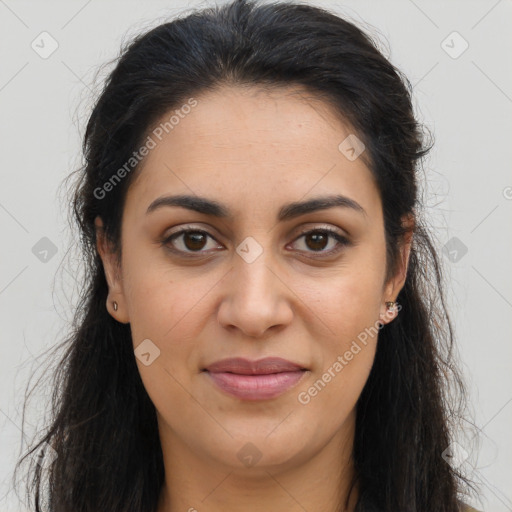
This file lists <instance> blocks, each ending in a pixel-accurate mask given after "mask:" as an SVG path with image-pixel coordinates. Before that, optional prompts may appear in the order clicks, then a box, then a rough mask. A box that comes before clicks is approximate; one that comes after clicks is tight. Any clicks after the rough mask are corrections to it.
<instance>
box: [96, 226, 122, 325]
mask: <svg viewBox="0 0 512 512" xmlns="http://www.w3.org/2000/svg"><path fill="white" fill-rule="evenodd" d="M94 224H95V226H96V249H97V251H98V254H99V256H100V258H101V261H102V263H103V269H104V272H105V279H106V281H107V286H108V296H107V300H106V308H107V311H108V312H109V313H110V315H111V316H112V317H113V318H114V319H115V320H117V321H118V322H121V323H124V324H126V323H129V318H128V315H127V311H126V301H125V299H124V291H123V283H122V279H121V275H120V269H119V265H118V262H117V254H116V253H115V251H114V250H113V249H112V247H111V245H110V244H109V243H108V240H107V237H106V235H105V231H104V228H103V222H102V220H101V218H100V217H96V219H95V221H94Z"/></svg>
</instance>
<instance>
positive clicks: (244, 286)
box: [218, 244, 294, 338]
mask: <svg viewBox="0 0 512 512" xmlns="http://www.w3.org/2000/svg"><path fill="white" fill-rule="evenodd" d="M243 249H246V251H245V252H244V250H243ZM255 250H258V248H257V247H256V246H255V245H252V246H251V245H248V246H245V247H244V246H243V244H241V247H239V248H238V251H237V254H236V255H235V256H234V259H233V269H232V270H231V272H229V273H228V275H227V276H226V280H225V281H224V286H225V291H224V294H225V295H224V297H223V301H222V303H221V305H220V308H219V311H218V319H219V323H220V324H221V325H222V326H223V327H225V328H227V329H230V330H233V329H239V330H240V331H241V332H242V333H243V334H244V336H247V337H253V338H260V337H265V335H266V333H267V332H268V331H272V333H274V332H275V330H276V329H279V328H283V327H284V326H286V325H288V324H289V323H290V322H291V320H292V318H293V309H292V301H293V296H294V294H293V292H292V290H291V289H290V288H289V286H288V285H287V283H286V276H285V275H284V274H285V272H284V271H283V269H282V267H280V266H279V265H278V264H277V262H276V259H275V258H274V257H273V256H272V254H271V251H270V249H265V250H263V249H262V248H261V249H259V250H258V252H259V255H257V256H256V258H255V259H253V258H254V256H255V253H254V251H255ZM251 251H252V254H251Z"/></svg>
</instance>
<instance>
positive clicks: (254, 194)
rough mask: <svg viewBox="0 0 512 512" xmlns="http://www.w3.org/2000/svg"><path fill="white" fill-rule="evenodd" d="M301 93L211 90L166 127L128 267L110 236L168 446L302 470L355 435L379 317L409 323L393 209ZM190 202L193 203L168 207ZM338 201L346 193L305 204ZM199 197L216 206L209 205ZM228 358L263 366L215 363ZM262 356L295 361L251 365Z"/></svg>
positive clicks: (141, 196) (211, 459) (131, 216)
mask: <svg viewBox="0 0 512 512" xmlns="http://www.w3.org/2000/svg"><path fill="white" fill-rule="evenodd" d="M297 91H298V90H297V89H279V90H277V89H275V90H272V91H271V92H269V91H266V92H265V91H263V90H261V89H258V88H250V89H241V88H230V89H227V88H223V89H219V90H217V91H216V92H215V93H212V92H209V93H207V94H205V95H202V96H199V97H196V98H195V100H196V101H197V104H196V105H195V106H194V107H193V108H190V109H188V108H186V109H183V110H182V112H181V115H180V116H178V117H177V118H175V119H174V124H173V125H172V129H169V125H167V126H168V127H167V131H168V133H166V132H165V130H163V135H162V133H161V132H162V129H160V131H156V132H154V133H158V134H159V135H160V137H157V136H155V135H154V133H153V134H150V136H151V137H152V139H153V141H154V142H155V147H152V148H151V149H150V150H149V153H148V155H147V156H146V160H145V163H144V167H143V169H142V171H141V173H140V175H138V176H137V179H136V180H135V181H134V182H133V183H132V185H131V186H130V188H129V191H128V194H127V198H126V203H125V207H124V212H123V219H122V261H121V267H120V268H119V269H117V272H118V273H117V274H116V268H115V267H114V263H113V259H112V258H110V255H109V254H108V253H107V252H106V250H105V245H104V243H103V242H102V241H101V238H100V239H99V244H98V248H99V250H100V253H101V254H102V257H103V261H104V264H105V269H106V272H107V276H108V282H109V287H110V293H109V302H108V309H109V311H110V313H111V314H112V316H114V317H115V318H116V319H117V320H118V321H120V322H129V323H130V326H131V332H132V336H133V346H134V349H136V350H135V355H136V362H137V365H138V369H139V372H140V375H141V378H142V381H143V383H144V386H145V388H146V390H147V392H148V394H149V396H150V398H151V400H152V401H153V403H154V405H155V407H156V410H157V415H158V421H159V429H160V435H161V440H162V446H163V449H164V452H169V451H171V452H172V453H175V454H178V453H181V454H187V456H188V457H189V458H190V459H195V460H198V461H199V460H200V461H202V462H203V463H208V464H210V463H213V464H216V465H218V464H222V465H225V466H228V467H231V468H233V467H237V468H243V467H244V466H247V467H249V466H254V465H257V466H260V467H264V468H271V467H274V468H276V467H280V468H286V467H294V466H295V465H296V464H297V463H300V462H301V461H305V460H308V459H311V458H312V457H313V456H314V455H315V454H318V453H319V452H322V451H323V450H324V449H327V447H329V446H331V447H333V445H338V446H343V445H344V443H345V444H347V443H350V442H351V439H352V437H351V436H352V435H353V427H354V418H355V412H354V411H355V405H356V401H357V399H358V397H359V395H360V393H361V391H362V389H363V386H364V384H365V382H366V380H367V378H368V375H369V372H370V369H371V366H372V363H373V359H374V354H375V348H376V343H377V335H376V333H377V330H378V325H379V324H378V322H379V321H380V322H382V323H387V322H389V321H391V320H392V319H393V314H389V313H387V311H386V306H385V301H390V300H395V299H396V297H397V295H398V292H399V290H400V288H401V287H402V286H403V282H404V279H403V276H404V275H405V268H403V272H401V273H399V275H397V276H396V277H395V278H393V280H391V281H389V282H388V283H385V282H384V277H385V270H386V268H385V265H386V251H385V238H384V224H383V216H382V206H381V201H380V197H379V193H378V190H377V188H376V186H375V184H374V182H373V180H372V176H371V173H370V171H369V169H368V168H367V167H366V166H365V164H364V163H363V160H362V158H360V157H357V152H358V151H359V150H360V149H361V146H357V141H356V145H355V146H354V140H355V139H353V138H352V139H348V140H347V141H345V139H346V138H347V137H348V136H349V135H350V134H351V131H350V130H349V129H348V128H346V127H345V126H344V125H343V124H342V123H341V122H340V121H339V120H337V118H336V117H334V115H333V114H332V113H331V111H330V110H329V108H328V107H327V106H326V105H325V104H323V103H321V102H319V101H318V100H312V99H311V98H309V99H308V100H306V99H304V97H303V96H300V95H299V94H298V92H297ZM185 111H186V112H188V113H187V114H184V113H183V112H185ZM173 113H174V112H171V113H166V114H165V115H164V116H162V118H161V121H162V122H165V121H168V120H169V118H170V116H171V115H172V114H173ZM176 119H179V122H176ZM160 139H161V140H160ZM344 141H345V142H344ZM342 143H343V144H342ZM340 144H341V146H340ZM149 146H153V144H152V143H150V144H149ZM350 147H352V148H354V151H352V150H351V149H350ZM356 157H357V158H356ZM175 196H191V199H190V200H189V201H185V202H183V203H182V204H181V206H177V205H176V204H174V205H172V204H171V203H172V201H171V200H170V199H165V198H171V197H175ZM337 196H339V197H341V196H343V197H344V198H346V200H345V202H343V201H340V202H339V203H340V204H339V205H338V206H334V207H329V208H323V209H322V208H315V207H314V206H315V205H314V204H313V205H312V206H313V207H311V208H309V209H308V208H306V207H304V208H303V207H301V206H300V205H302V204H307V203H308V202H310V201H312V200H320V199H322V198H325V200H326V201H327V200H331V199H332V198H335V197H337ZM200 199H202V200H204V201H205V202H206V201H208V202H214V203H215V206H214V207H213V206H210V207H208V208H205V209H204V211H203V212H199V211H196V210H195V209H194V208H192V206H193V205H194V204H195V202H198V201H199V200H200ZM104 200H108V195H107V197H106V198H105V199H104ZM187 204H188V205H189V206H190V208H187ZM320 204H321V203H320ZM317 206H318V205H317ZM219 210H221V212H223V213H225V215H223V216H220V215H218V213H220V212H219ZM98 225H99V221H98ZM182 229H187V230H190V232H189V233H188V234H187V233H185V234H178V233H179V231H180V230H182ZM326 230H329V231H330V232H332V233H331V234H330V233H327V232H326ZM305 232H310V233H309V234H304V233H305ZM172 235H175V236H174V237H172ZM338 235H339V236H340V237H342V238H341V239H340V240H341V241H339V240H338V239H337V238H336V236H338ZM407 249H408V247H407ZM405 256H406V258H405V261H407V258H408V250H407V252H406V253H405ZM114 300H115V301H116V302H117V303H118V309H117V310H116V311H114V310H113V308H112V301H114ZM230 358H243V359H245V360H247V361H248V362H247V361H246V364H245V365H243V364H237V362H236V361H234V362H233V361H231V363H230V362H229V361H228V363H227V366H222V365H220V366H217V368H215V367H214V366H212V365H213V363H216V362H219V361H222V360H225V359H230ZM264 358H282V359H284V360H286V361H288V362H289V363H293V364H295V365H296V366H292V365H290V366H287V365H286V364H284V365H283V366H279V365H273V364H269V365H266V366H265V365H263V367H261V366H260V367H258V366H257V365H251V362H255V361H260V360H262V359H264ZM273 372H276V373H273Z"/></svg>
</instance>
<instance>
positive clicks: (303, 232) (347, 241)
mask: <svg viewBox="0 0 512 512" xmlns="http://www.w3.org/2000/svg"><path fill="white" fill-rule="evenodd" d="M339 229H340V228H337V229H336V228H335V227H333V226H327V225H325V224H324V225H323V226H322V225H318V224H316V225H313V226H310V227H303V228H302V229H301V230H300V231H299V233H298V234H297V235H296V236H295V237H294V238H293V240H292V241H291V243H293V242H295V241H296V240H298V239H299V238H301V237H303V236H304V235H307V234H308V233H310V232H315V231H327V232H328V234H329V236H330V237H331V238H335V236H338V237H341V238H342V239H343V241H342V240H337V239H336V238H335V239H336V241H337V242H338V243H339V244H340V243H341V244H343V243H345V244H349V245H350V244H351V242H350V235H348V234H346V233H345V232H340V231H338V230H339ZM194 231H195V232H200V233H204V234H206V236H208V237H210V238H211V239H213V240H215V242H217V243H219V244H220V243H221V242H219V240H217V237H216V236H214V235H213V234H211V233H210V232H209V231H208V230H207V229H205V228H202V227H196V226H192V225H185V226H183V227H180V228H179V229H177V230H176V231H175V232H173V233H171V234H169V235H165V236H164V237H163V239H162V242H163V243H164V244H166V243H168V242H169V241H170V240H171V239H172V238H174V237H176V238H178V237H180V236H181V235H183V234H185V233H187V232H194ZM328 252H329V251H326V253H328Z"/></svg>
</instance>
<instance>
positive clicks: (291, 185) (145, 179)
mask: <svg viewBox="0 0 512 512" xmlns="http://www.w3.org/2000/svg"><path fill="white" fill-rule="evenodd" d="M194 99H195V101H196V102H197V104H196V105H195V106H194V107H193V108H191V109H187V110H186V111H187V112H188V113H186V114H184V113H181V115H179V116H174V118H173V119H174V123H173V124H172V125H169V124H168V125H167V130H162V129H160V131H157V132H156V133H157V134H160V136H159V137H157V136H155V135H154V133H155V132H154V130H153V128H155V127H158V126H160V127H162V126H165V122H166V121H169V119H170V118H171V116H172V115H173V114H175V113H176V110H179V109H173V111H171V112H166V113H164V114H163V115H162V116H161V118H160V120H159V121H158V122H157V123H156V124H155V125H154V126H153V127H151V129H150V131H149V132H148V133H149V134H150V137H152V139H153V140H154V143H155V144H154V147H153V149H151V150H150V151H149V154H148V155H147V156H146V158H145V160H144V162H143V165H142V167H141V169H140V170H139V172H138V175H137V178H136V180H135V181H134V182H133V183H132V185H131V187H130V188H129V191H128V197H127V205H128V203H130V202H133V200H135V199H136V200H137V203H139V204H140V207H141V208H142V207H143V205H145V207H146V208H147V206H148V205H149V204H150V203H151V201H153V200H154V199H155V198H156V197H158V196H161V195H164V194H165V193H169V194H171V193H173V194H176V193H183V194H185V193H186V194H197V195H200V196H208V197H212V198H213V197H214V198H222V202H223V203H226V204H230V205H233V208H232V209H233V210H235V212H237V213H241V212H240V208H242V207H243V208H244V209H245V210H247V208H250V205H252V207H253V208H255V209H272V210H277V209H278V208H279V206H280V204H281V203H285V202H290V201H298V200H300V199H304V198H306V196H308V195H309V196H314V195H320V194H325V193H329V194H332V193H340V194H343V195H346V196H349V197H352V198H353V199H354V200H356V201H357V202H359V203H360V204H361V203H364V205H365V206H364V207H365V209H370V210H371V209H372V207H373V208H375V206H379V205H380V199H379V195H378V191H377V189H376V187H375V184H374V180H373V177H372V175H371V172H370V170H369V169H368V168H367V166H366V165H365V163H364V162H363V158H357V159H355V160H350V159H349V158H347V156H346V155H345V154H344V153H343V152H342V151H340V144H341V143H342V142H343V141H344V140H346V138H347V137H348V136H352V135H353V131H352V130H351V128H350V127H349V125H347V124H345V123H344V122H343V121H342V120H341V119H340V118H339V117H338V116H336V115H335V113H334V112H333V110H332V108H331V107H330V106H329V105H328V104H326V103H324V102H322V101H321V100H320V99H319V98H317V97H315V96H314V95H312V94H311V93H308V92H307V91H305V90H303V89H300V88H278V89H263V88H260V87H244V88H242V87H232V86H230V87H227V86H224V87H221V88H218V89H217V90H215V91H213V92H211V91H210V92H208V93H205V94H202V95H199V96H197V97H195V98H194ZM170 126H171V127H170ZM151 130H153V133H152V131H151ZM161 132H163V133H161ZM375 203H376V204H375Z"/></svg>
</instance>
